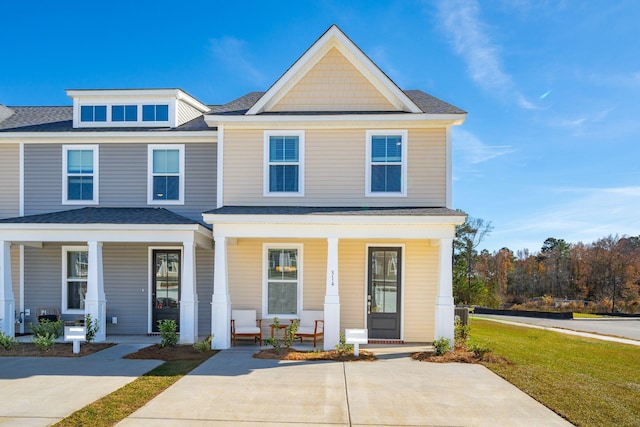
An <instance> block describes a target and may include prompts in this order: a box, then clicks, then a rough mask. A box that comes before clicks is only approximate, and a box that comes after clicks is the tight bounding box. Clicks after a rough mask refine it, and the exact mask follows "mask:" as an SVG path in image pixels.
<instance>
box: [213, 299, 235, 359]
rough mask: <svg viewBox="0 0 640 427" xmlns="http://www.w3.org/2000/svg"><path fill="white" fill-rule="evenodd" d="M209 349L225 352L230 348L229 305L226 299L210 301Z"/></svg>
mask: <svg viewBox="0 0 640 427" xmlns="http://www.w3.org/2000/svg"><path fill="white" fill-rule="evenodd" d="M211 333H212V334H213V339H212V340H211V349H213V350H225V349H227V348H230V347H231V303H230V302H229V300H228V299H226V298H224V299H222V300H216V296H215V294H214V295H213V298H212V301H211Z"/></svg>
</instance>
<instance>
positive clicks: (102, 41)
mask: <svg viewBox="0 0 640 427" xmlns="http://www.w3.org/2000/svg"><path fill="white" fill-rule="evenodd" d="M232 3H233V2H215V1H184V2H178V3H176V2H169V1H161V0H155V1H118V0H115V1H110V2H108V3H107V2H89V1H61V2H53V1H22V2H7V3H6V4H3V6H2V15H3V18H4V19H3V20H2V21H3V23H2V32H1V33H0V34H1V36H0V37H1V38H0V40H2V49H1V53H2V55H1V56H0V103H2V104H4V105H70V99H68V98H67V97H66V94H65V92H64V91H65V89H72V88H73V89H91V88H148V87H154V88H155V87H180V88H182V89H184V90H186V91H187V92H189V93H190V94H192V95H193V96H195V97H196V98H198V99H199V100H201V101H203V102H205V103H209V104H220V103H225V102H228V101H230V100H232V99H235V98H237V97H239V96H241V95H243V94H245V93H247V92H250V91H254V90H266V89H267V88H268V87H269V86H270V85H271V84H272V83H273V82H274V81H275V80H276V79H277V78H278V77H279V76H280V75H281V74H282V73H283V72H284V71H285V70H286V69H287V68H288V67H289V66H290V65H291V64H292V63H293V62H294V61H295V60H296V59H297V58H298V57H299V56H300V55H301V54H302V53H303V52H304V51H305V49H307V48H308V47H309V46H310V45H311V44H312V43H313V42H314V41H315V40H316V39H317V38H318V37H319V36H320V35H321V34H322V33H323V32H324V31H325V30H326V29H327V28H328V27H329V26H330V25H331V24H334V23H335V24H337V25H338V26H340V28H341V29H342V30H343V31H344V32H345V33H346V34H347V35H348V36H349V37H350V38H351V39H352V40H353V41H354V42H355V43H356V44H357V45H358V46H360V48H361V49H363V50H364V52H365V53H367V54H368V55H369V56H370V57H371V58H372V59H373V60H374V62H376V63H377V64H378V65H379V66H380V67H381V68H382V69H383V70H384V71H385V72H386V73H387V75H389V76H390V77H391V78H392V79H393V80H394V81H395V82H396V83H397V84H398V85H399V86H400V87H402V88H403V89H422V90H424V91H426V92H429V93H431V94H432V95H434V96H437V97H439V98H441V99H443V100H445V101H447V102H450V103H452V104H454V105H456V106H458V107H460V108H462V109H464V110H466V111H468V112H469V115H468V117H467V120H466V122H465V124H464V125H463V126H462V127H459V128H456V129H455V130H454V173H453V175H454V205H455V207H456V208H460V209H463V210H465V211H466V212H468V213H469V214H470V215H471V216H473V217H480V218H483V219H485V220H486V221H491V222H492V224H493V226H494V230H493V232H492V233H491V235H490V236H489V237H487V238H486V239H485V241H484V242H483V244H482V245H481V247H484V248H487V249H489V250H497V249H500V248H502V247H505V246H506V247H508V248H510V249H512V250H514V251H516V250H518V249H524V248H528V249H530V250H532V251H538V250H539V249H540V247H541V246H542V243H543V241H544V240H545V239H546V238H547V237H555V238H557V239H565V240H567V241H569V242H572V243H575V242H578V241H583V242H585V243H590V242H592V241H594V240H596V239H598V238H601V237H605V236H607V235H609V234H614V235H615V234H620V235H623V234H626V235H636V236H637V235H638V234H640V184H639V182H640V163H639V159H640V121H639V119H638V117H639V115H640V37H638V31H639V30H638V22H640V2H637V1H634V0H629V1H624V0H621V1H611V2H609V1H606V2H596V1H582V0H573V1H569V0H567V1H562V0H558V1H543V0H537V1H526V0H495V1H482V2H476V1H457V0H442V1H412V0H398V1H384V2H383V1H372V0H368V1H367V0H364V1H349V2H347V1H339V0H336V1H302V0H297V1H275V0H273V1H269V2H258V1H255V2H254V1H245V2H235V4H232Z"/></svg>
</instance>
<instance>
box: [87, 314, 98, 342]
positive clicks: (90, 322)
mask: <svg viewBox="0 0 640 427" xmlns="http://www.w3.org/2000/svg"><path fill="white" fill-rule="evenodd" d="M84 326H85V328H86V331H87V333H86V335H85V338H86V340H87V342H88V343H91V342H93V340H95V339H96V334H97V333H98V331H99V330H100V325H99V323H98V319H94V318H92V317H91V315H90V314H87V315H86V316H85V317H84Z"/></svg>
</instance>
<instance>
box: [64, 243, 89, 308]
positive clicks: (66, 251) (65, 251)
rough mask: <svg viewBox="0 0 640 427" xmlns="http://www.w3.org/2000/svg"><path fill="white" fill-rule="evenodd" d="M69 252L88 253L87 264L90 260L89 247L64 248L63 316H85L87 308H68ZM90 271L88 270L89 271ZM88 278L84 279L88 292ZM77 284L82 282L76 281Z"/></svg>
mask: <svg viewBox="0 0 640 427" xmlns="http://www.w3.org/2000/svg"><path fill="white" fill-rule="evenodd" d="M69 252H87V262H88V260H89V246H62V260H61V261H62V304H61V305H60V307H62V310H61V312H62V314H84V312H85V308H69V307H68V306H67V303H68V296H69V284H68V282H69V276H68V272H67V253H69ZM87 271H88V270H87ZM88 279H89V278H88V276H87V278H85V279H84V281H85V282H86V283H87V290H88V283H89V280H88ZM75 281H76V282H78V281H82V280H75ZM85 304H86V296H85Z"/></svg>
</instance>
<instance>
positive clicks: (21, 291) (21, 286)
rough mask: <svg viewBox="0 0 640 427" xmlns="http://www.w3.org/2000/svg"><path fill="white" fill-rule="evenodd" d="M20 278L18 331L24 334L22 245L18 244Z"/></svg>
mask: <svg viewBox="0 0 640 427" xmlns="http://www.w3.org/2000/svg"><path fill="white" fill-rule="evenodd" d="M19 270H20V278H19V279H18V280H19V293H20V308H19V310H20V311H19V312H18V315H19V316H20V320H21V322H20V333H21V334H24V319H25V316H24V314H23V313H24V245H20V267H19Z"/></svg>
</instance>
